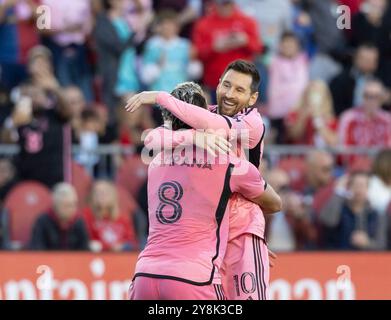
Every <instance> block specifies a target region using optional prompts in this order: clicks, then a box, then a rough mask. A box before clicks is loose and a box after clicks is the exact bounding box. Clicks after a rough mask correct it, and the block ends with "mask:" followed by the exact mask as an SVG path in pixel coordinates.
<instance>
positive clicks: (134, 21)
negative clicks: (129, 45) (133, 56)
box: [126, 0, 154, 52]
mask: <svg viewBox="0 0 391 320" xmlns="http://www.w3.org/2000/svg"><path fill="white" fill-rule="evenodd" d="M153 18H154V12H153V7H152V0H128V9H127V14H126V19H127V21H128V23H129V26H130V28H131V29H132V30H133V31H134V33H135V37H134V40H135V44H136V50H138V52H140V51H142V48H143V45H144V41H145V40H146V39H147V38H148V36H149V32H150V27H151V23H152V21H153Z"/></svg>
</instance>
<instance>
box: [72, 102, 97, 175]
mask: <svg viewBox="0 0 391 320" xmlns="http://www.w3.org/2000/svg"><path fill="white" fill-rule="evenodd" d="M80 120H81V122H80V131H79V133H78V136H77V140H78V142H79V146H80V148H81V149H80V151H79V152H78V153H77V155H76V157H75V160H76V162H78V163H79V164H81V165H82V166H83V167H84V168H85V169H86V170H87V172H88V173H89V174H90V175H91V176H93V174H94V167H95V165H97V164H98V162H99V155H98V147H99V134H100V133H101V129H102V124H101V118H100V117H99V115H98V113H97V112H96V111H95V110H94V109H86V110H83V111H82V113H81V116H80Z"/></svg>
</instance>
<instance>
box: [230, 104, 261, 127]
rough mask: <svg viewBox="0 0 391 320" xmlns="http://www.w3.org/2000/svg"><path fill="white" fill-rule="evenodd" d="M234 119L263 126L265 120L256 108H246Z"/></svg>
mask: <svg viewBox="0 0 391 320" xmlns="http://www.w3.org/2000/svg"><path fill="white" fill-rule="evenodd" d="M233 119H235V120H237V121H247V122H251V123H254V124H259V125H262V124H263V119H262V116H261V114H260V113H259V111H258V109H257V108H255V107H249V108H244V109H243V110H242V111H240V112H238V113H237V114H236V115H234V116H233Z"/></svg>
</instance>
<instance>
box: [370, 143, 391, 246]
mask: <svg viewBox="0 0 391 320" xmlns="http://www.w3.org/2000/svg"><path fill="white" fill-rule="evenodd" d="M368 200H369V203H370V205H371V207H372V208H374V209H375V210H376V212H377V213H378V219H379V229H380V230H379V234H380V236H379V241H380V243H381V244H382V247H383V248H386V247H387V248H388V249H389V248H390V247H391V242H390V239H391V238H390V236H391V211H390V210H389V209H390V208H391V149H384V150H382V151H380V152H379V153H378V154H377V155H376V157H375V159H374V161H373V165H372V175H371V177H370V179H369V190H368ZM387 233H388V236H387ZM382 236H383V237H382Z"/></svg>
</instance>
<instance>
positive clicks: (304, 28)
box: [290, 0, 316, 58]
mask: <svg viewBox="0 0 391 320" xmlns="http://www.w3.org/2000/svg"><path fill="white" fill-rule="evenodd" d="M290 2H291V3H292V9H291V11H292V13H291V14H292V18H291V19H292V20H293V21H292V31H293V32H294V33H295V34H296V35H297V37H298V38H299V39H300V42H301V44H302V47H303V49H304V50H305V51H306V52H307V55H308V57H309V58H312V57H313V56H314V54H315V53H316V43H315V38H314V26H313V23H312V19H311V16H310V14H309V12H308V4H307V3H306V2H305V1H302V0H290Z"/></svg>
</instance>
